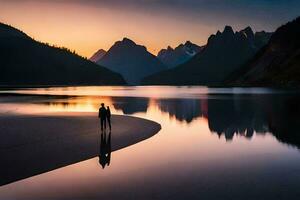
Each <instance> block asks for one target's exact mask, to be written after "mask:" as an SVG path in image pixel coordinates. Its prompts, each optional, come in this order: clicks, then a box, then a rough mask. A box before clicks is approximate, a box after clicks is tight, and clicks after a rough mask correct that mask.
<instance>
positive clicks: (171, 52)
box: [157, 41, 203, 68]
mask: <svg viewBox="0 0 300 200" xmlns="http://www.w3.org/2000/svg"><path fill="white" fill-rule="evenodd" d="M202 49H203V47H200V46H198V45H196V44H193V43H191V42H190V41H187V42H186V43H185V44H180V45H179V46H178V47H176V48H175V49H173V48H172V47H170V46H168V48H167V49H162V50H160V52H159V53H158V55H157V57H158V59H159V60H160V61H161V62H162V63H164V64H165V65H166V66H168V67H169V68H173V67H176V66H178V65H180V64H183V63H185V62H187V61H188V60H189V59H191V58H192V57H193V56H195V55H196V54H197V53H199V52H200V51H201V50H202Z"/></svg>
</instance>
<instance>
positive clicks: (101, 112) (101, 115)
mask: <svg viewBox="0 0 300 200" xmlns="http://www.w3.org/2000/svg"><path fill="white" fill-rule="evenodd" d="M98 117H99V118H100V122H101V131H103V127H104V129H106V109H105V107H104V103H101V107H100V108H99V114H98Z"/></svg>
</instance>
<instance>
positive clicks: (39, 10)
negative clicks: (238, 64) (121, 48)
mask: <svg viewBox="0 0 300 200" xmlns="http://www.w3.org/2000/svg"><path fill="white" fill-rule="evenodd" d="M131 1H133V0H131ZM70 2H72V3H70ZM86 2H89V3H86ZM86 2H84V1H81V0H77V1H76V0H74V1H58V0H53V1H48V0H45V1H42V0H23V1H21V0H11V1H6V0H0V21H1V22H4V23H8V24H11V25H12V26H15V27H17V28H19V29H21V30H23V31H24V32H26V33H27V34H29V35H30V36H32V37H34V38H35V39H36V40H39V41H42V42H48V43H50V44H56V45H58V46H64V47H67V48H70V49H71V50H75V51H76V52H77V53H79V54H80V55H83V56H86V57H90V56H91V55H92V54H93V53H94V52H96V51H97V50H98V49H100V48H103V49H105V50H107V49H109V47H110V46H111V45H112V44H113V43H114V42H115V41H117V40H121V39H122V38H123V37H128V38H131V39H132V40H134V41H135V42H136V43H138V44H143V45H145V46H146V47H147V48H148V50H149V51H150V52H152V53H154V54H157V52H158V51H159V50H160V49H161V48H166V47H167V46H168V45H171V46H172V47H175V46H177V45H178V44H180V43H183V42H185V41H186V40H191V41H192V42H194V43H196V44H199V45H202V44H205V43H206V41H207V38H208V37H209V35H210V34H212V33H215V32H216V31H217V30H218V29H223V27H224V26H225V25H226V24H233V25H234V26H233V27H234V28H237V29H238V28H244V27H245V26H246V25H244V24H247V25H248V24H250V25H251V23H252V25H253V24H257V23H255V22H254V21H251V20H250V21H249V20H248V21H247V20H246V21H245V22H243V23H241V22H240V20H239V18H236V17H235V16H229V15H228V16H229V17H227V18H224V19H222V18H219V17H218V16H217V15H216V13H217V14H219V13H221V12H220V11H218V10H213V11H214V12H216V13H211V12H213V11H211V12H207V13H208V14H209V15H213V16H215V18H213V17H209V16H205V15H203V16H201V17H200V16H198V14H199V13H198V12H194V13H193V12H189V10H188V11H187V13H188V14H182V13H183V11H182V9H181V7H178V8H172V9H169V8H166V9H163V8H162V6H158V7H153V6H152V4H149V5H151V6H152V7H149V6H148V7H143V8H138V7H135V6H130V4H125V3H124V2H125V1H117V3H115V4H110V3H111V2H113V1H105V0H100V1H98V2H97V1H91V0H89V1H86ZM95 2H97V3H95ZM119 2H123V4H122V3H119ZM133 2H134V1H133ZM144 2H146V1H144ZM147 2H151V3H152V2H154V3H156V2H159V1H147ZM135 4H136V3H135ZM135 4H133V5H135ZM196 11H197V10H196ZM205 11H206V10H203V11H202V12H201V13H203V12H205ZM217 11H218V12H217ZM176 13H181V14H176ZM221 19H222V20H221ZM257 27H258V28H260V27H261V26H260V25H259V24H258V26H257Z"/></svg>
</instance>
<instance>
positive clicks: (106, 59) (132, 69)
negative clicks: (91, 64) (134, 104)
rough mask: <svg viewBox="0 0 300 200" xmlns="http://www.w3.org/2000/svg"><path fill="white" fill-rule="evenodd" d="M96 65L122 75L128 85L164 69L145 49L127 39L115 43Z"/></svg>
mask: <svg viewBox="0 0 300 200" xmlns="http://www.w3.org/2000/svg"><path fill="white" fill-rule="evenodd" d="M97 63H98V64H100V65H103V66H105V67H107V68H109V69H111V70H113V71H115V72H118V73H120V74H122V75H123V77H124V78H125V80H126V81H127V82H128V83H129V84H138V83H139V82H140V80H141V79H142V78H144V77H146V76H148V75H151V74H154V73H156V72H159V71H161V70H164V69H166V66H165V65H163V64H162V63H161V62H160V61H159V60H158V59H157V58H156V56H154V55H152V54H151V53H149V52H148V51H147V49H146V47H144V46H141V45H137V44H136V43H134V42H133V41H132V40H130V39H128V38H124V39H123V40H122V41H118V42H116V43H115V44H114V45H113V46H112V47H111V48H110V49H109V50H108V52H107V53H106V54H105V56H103V58H101V59H100V60H99V61H98V62H97Z"/></svg>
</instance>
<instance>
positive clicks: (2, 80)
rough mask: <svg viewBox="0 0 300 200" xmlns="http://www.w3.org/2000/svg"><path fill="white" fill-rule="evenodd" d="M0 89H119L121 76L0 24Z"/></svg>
mask: <svg viewBox="0 0 300 200" xmlns="http://www.w3.org/2000/svg"><path fill="white" fill-rule="evenodd" d="M0 84H1V85H24V86H25V85H119V84H125V81H124V79H123V78H122V76H121V75H119V74H117V73H115V72H112V71H110V70H108V69H106V68H104V67H101V66H99V65H96V64H94V63H93V62H91V61H89V60H86V59H84V58H82V57H80V56H78V55H76V54H75V53H72V52H70V51H68V50H67V49H63V48H55V47H51V46H49V45H47V44H43V43H40V42H37V41H35V40H33V39H32V38H30V37H29V36H27V35H26V34H25V33H23V32H21V31H19V30H17V29H15V28H13V27H11V26H8V25H5V24H2V23H0Z"/></svg>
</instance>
